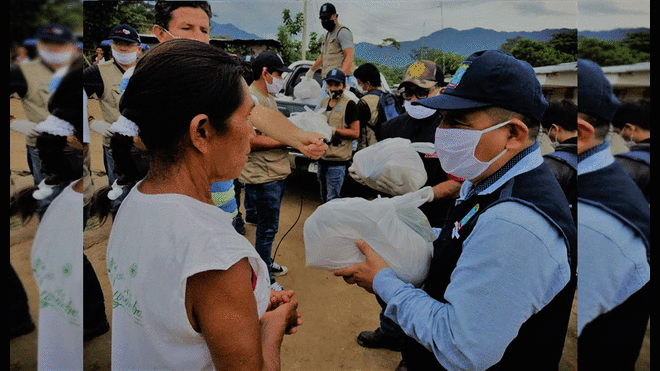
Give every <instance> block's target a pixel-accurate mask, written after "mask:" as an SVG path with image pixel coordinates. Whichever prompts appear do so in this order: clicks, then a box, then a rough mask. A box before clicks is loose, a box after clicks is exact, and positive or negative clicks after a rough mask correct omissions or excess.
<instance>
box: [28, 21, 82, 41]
mask: <svg viewBox="0 0 660 371" xmlns="http://www.w3.org/2000/svg"><path fill="white" fill-rule="evenodd" d="M34 38H35V39H39V40H45V41H54V42H59V43H66V42H73V33H71V30H69V29H68V28H67V27H66V26H63V25H61V24H57V23H48V24H45V25H42V26H39V28H38V29H37V32H36V33H35V35H34Z"/></svg>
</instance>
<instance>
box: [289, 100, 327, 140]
mask: <svg viewBox="0 0 660 371" xmlns="http://www.w3.org/2000/svg"><path fill="white" fill-rule="evenodd" d="M289 121H291V123H293V124H294V125H295V126H296V127H298V128H299V129H300V130H302V131H306V132H310V133H319V134H321V135H323V136H324V137H326V138H327V139H330V138H332V128H330V125H328V118H327V117H326V116H325V115H324V114H321V113H317V112H314V111H313V110H312V109H311V108H309V107H305V111H304V112H293V113H292V114H291V116H289Z"/></svg>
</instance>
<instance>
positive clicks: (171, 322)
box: [107, 184, 270, 370]
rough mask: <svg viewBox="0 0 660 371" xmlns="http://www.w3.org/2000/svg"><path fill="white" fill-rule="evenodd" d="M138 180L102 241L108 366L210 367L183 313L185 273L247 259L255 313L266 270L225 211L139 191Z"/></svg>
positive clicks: (262, 306)
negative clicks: (107, 287)
mask: <svg viewBox="0 0 660 371" xmlns="http://www.w3.org/2000/svg"><path fill="white" fill-rule="evenodd" d="M138 186H139V184H138ZM138 186H135V187H133V189H132V190H131V192H130V193H129V194H128V196H127V197H126V199H125V200H124V201H123V202H122V205H121V208H120V209H119V212H118V213H117V216H116V218H115V220H114V222H113V226H112V232H111V233H110V240H109V242H108V250H107V266H108V275H109V278H110V283H111V284H112V292H113V300H112V306H113V310H112V368H113V369H114V370H147V369H148V370H213V369H214V367H213V362H212V359H211V355H210V353H209V350H208V347H207V345H206V342H205V341H204V338H203V337H202V335H201V334H200V333H198V332H196V331H195V330H194V329H193V328H192V326H191V325H190V322H189V321H188V316H187V314H186V308H185V293H186V280H187V278H188V277H190V276H192V275H194V274H196V273H199V272H204V271H208V270H226V269H228V268H230V267H231V266H232V265H234V264H235V263H236V262H238V261H239V260H241V259H243V258H246V257H247V258H248V261H249V263H250V266H251V267H252V270H253V272H254V275H256V280H255V282H256V283H253V287H254V294H255V298H256V301H257V309H258V313H259V317H261V316H262V315H263V314H264V313H265V312H266V308H267V306H268V303H269V299H270V289H269V286H268V285H269V283H270V281H269V278H268V277H269V276H268V268H267V267H266V264H265V263H264V262H263V260H261V258H260V257H259V254H258V253H257V252H256V250H255V249H254V247H253V246H252V245H251V244H250V242H249V241H248V240H247V239H245V238H244V237H243V236H241V235H240V234H238V233H237V232H236V231H235V230H234V228H233V226H232V224H231V216H230V215H229V214H228V213H226V212H224V211H222V210H221V209H219V208H217V207H215V206H214V205H210V204H206V203H203V202H200V201H198V200H195V199H193V198H191V197H188V196H184V195H180V194H158V195H149V194H144V193H141V192H140V191H139V190H138ZM254 275H253V276H254Z"/></svg>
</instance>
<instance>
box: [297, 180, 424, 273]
mask: <svg viewBox="0 0 660 371" xmlns="http://www.w3.org/2000/svg"><path fill="white" fill-rule="evenodd" d="M431 200H433V189H432V188H431V187H424V188H422V189H420V190H419V191H417V192H412V193H408V194H405V195H403V196H396V197H392V198H385V197H383V198H376V199H374V200H371V201H369V200H365V199H362V198H337V199H334V200H332V201H330V202H327V203H325V204H323V205H321V206H319V207H318V208H317V209H316V211H314V213H312V215H310V216H309V218H307V220H306V221H305V226H304V241H305V262H306V265H307V266H308V267H314V268H322V269H329V270H332V269H338V268H344V267H347V266H350V265H352V264H356V263H360V262H363V261H364V260H365V256H364V255H363V254H362V253H361V252H360V250H358V248H357V246H355V240H357V239H363V240H364V241H366V242H367V243H368V244H369V245H370V246H371V247H372V248H373V249H374V251H376V253H378V254H379V255H380V256H382V257H383V259H384V260H385V261H386V262H387V264H388V265H389V266H390V268H392V269H393V270H394V272H395V273H396V275H397V277H399V278H400V279H401V280H403V281H404V282H408V283H412V284H413V285H415V286H419V285H421V284H422V282H423V281H424V279H425V278H426V275H427V273H428V270H429V267H430V265H431V258H432V257H433V241H434V240H435V239H436V236H435V233H434V232H433V230H432V229H431V225H430V224H429V221H428V219H427V218H426V216H425V215H424V213H422V212H421V211H420V210H419V206H421V205H422V204H424V203H426V202H430V201H431Z"/></svg>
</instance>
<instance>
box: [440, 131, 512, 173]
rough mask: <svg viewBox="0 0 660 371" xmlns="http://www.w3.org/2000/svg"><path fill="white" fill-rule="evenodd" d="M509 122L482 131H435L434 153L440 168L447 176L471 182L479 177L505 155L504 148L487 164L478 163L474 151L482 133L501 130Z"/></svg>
mask: <svg viewBox="0 0 660 371" xmlns="http://www.w3.org/2000/svg"><path fill="white" fill-rule="evenodd" d="M509 122H510V121H505V122H503V123H500V124H497V125H495V126H491V127H489V128H486V129H484V130H469V129H443V128H437V129H436V130H435V143H434V144H435V151H436V153H437V154H438V159H439V160H440V166H442V170H444V171H445V172H446V173H447V174H451V175H453V176H456V177H459V178H464V179H467V180H472V179H474V178H476V177H478V176H479V175H481V174H482V173H483V172H484V171H486V169H488V167H489V166H490V165H491V164H492V163H493V162H495V161H497V160H498V159H499V158H500V157H502V156H503V155H504V153H506V151H507V150H506V148H505V149H504V150H503V151H502V152H500V153H499V154H498V155H497V156H495V157H493V159H492V160H490V161H488V162H482V161H479V159H477V158H476V157H475V156H474V151H475V150H476V148H477V145H478V144H479V140H480V139H481V136H482V135H483V134H484V133H487V132H489V131H492V130H495V129H498V128H501V127H502V126H504V125H506V124H508V123H509Z"/></svg>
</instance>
